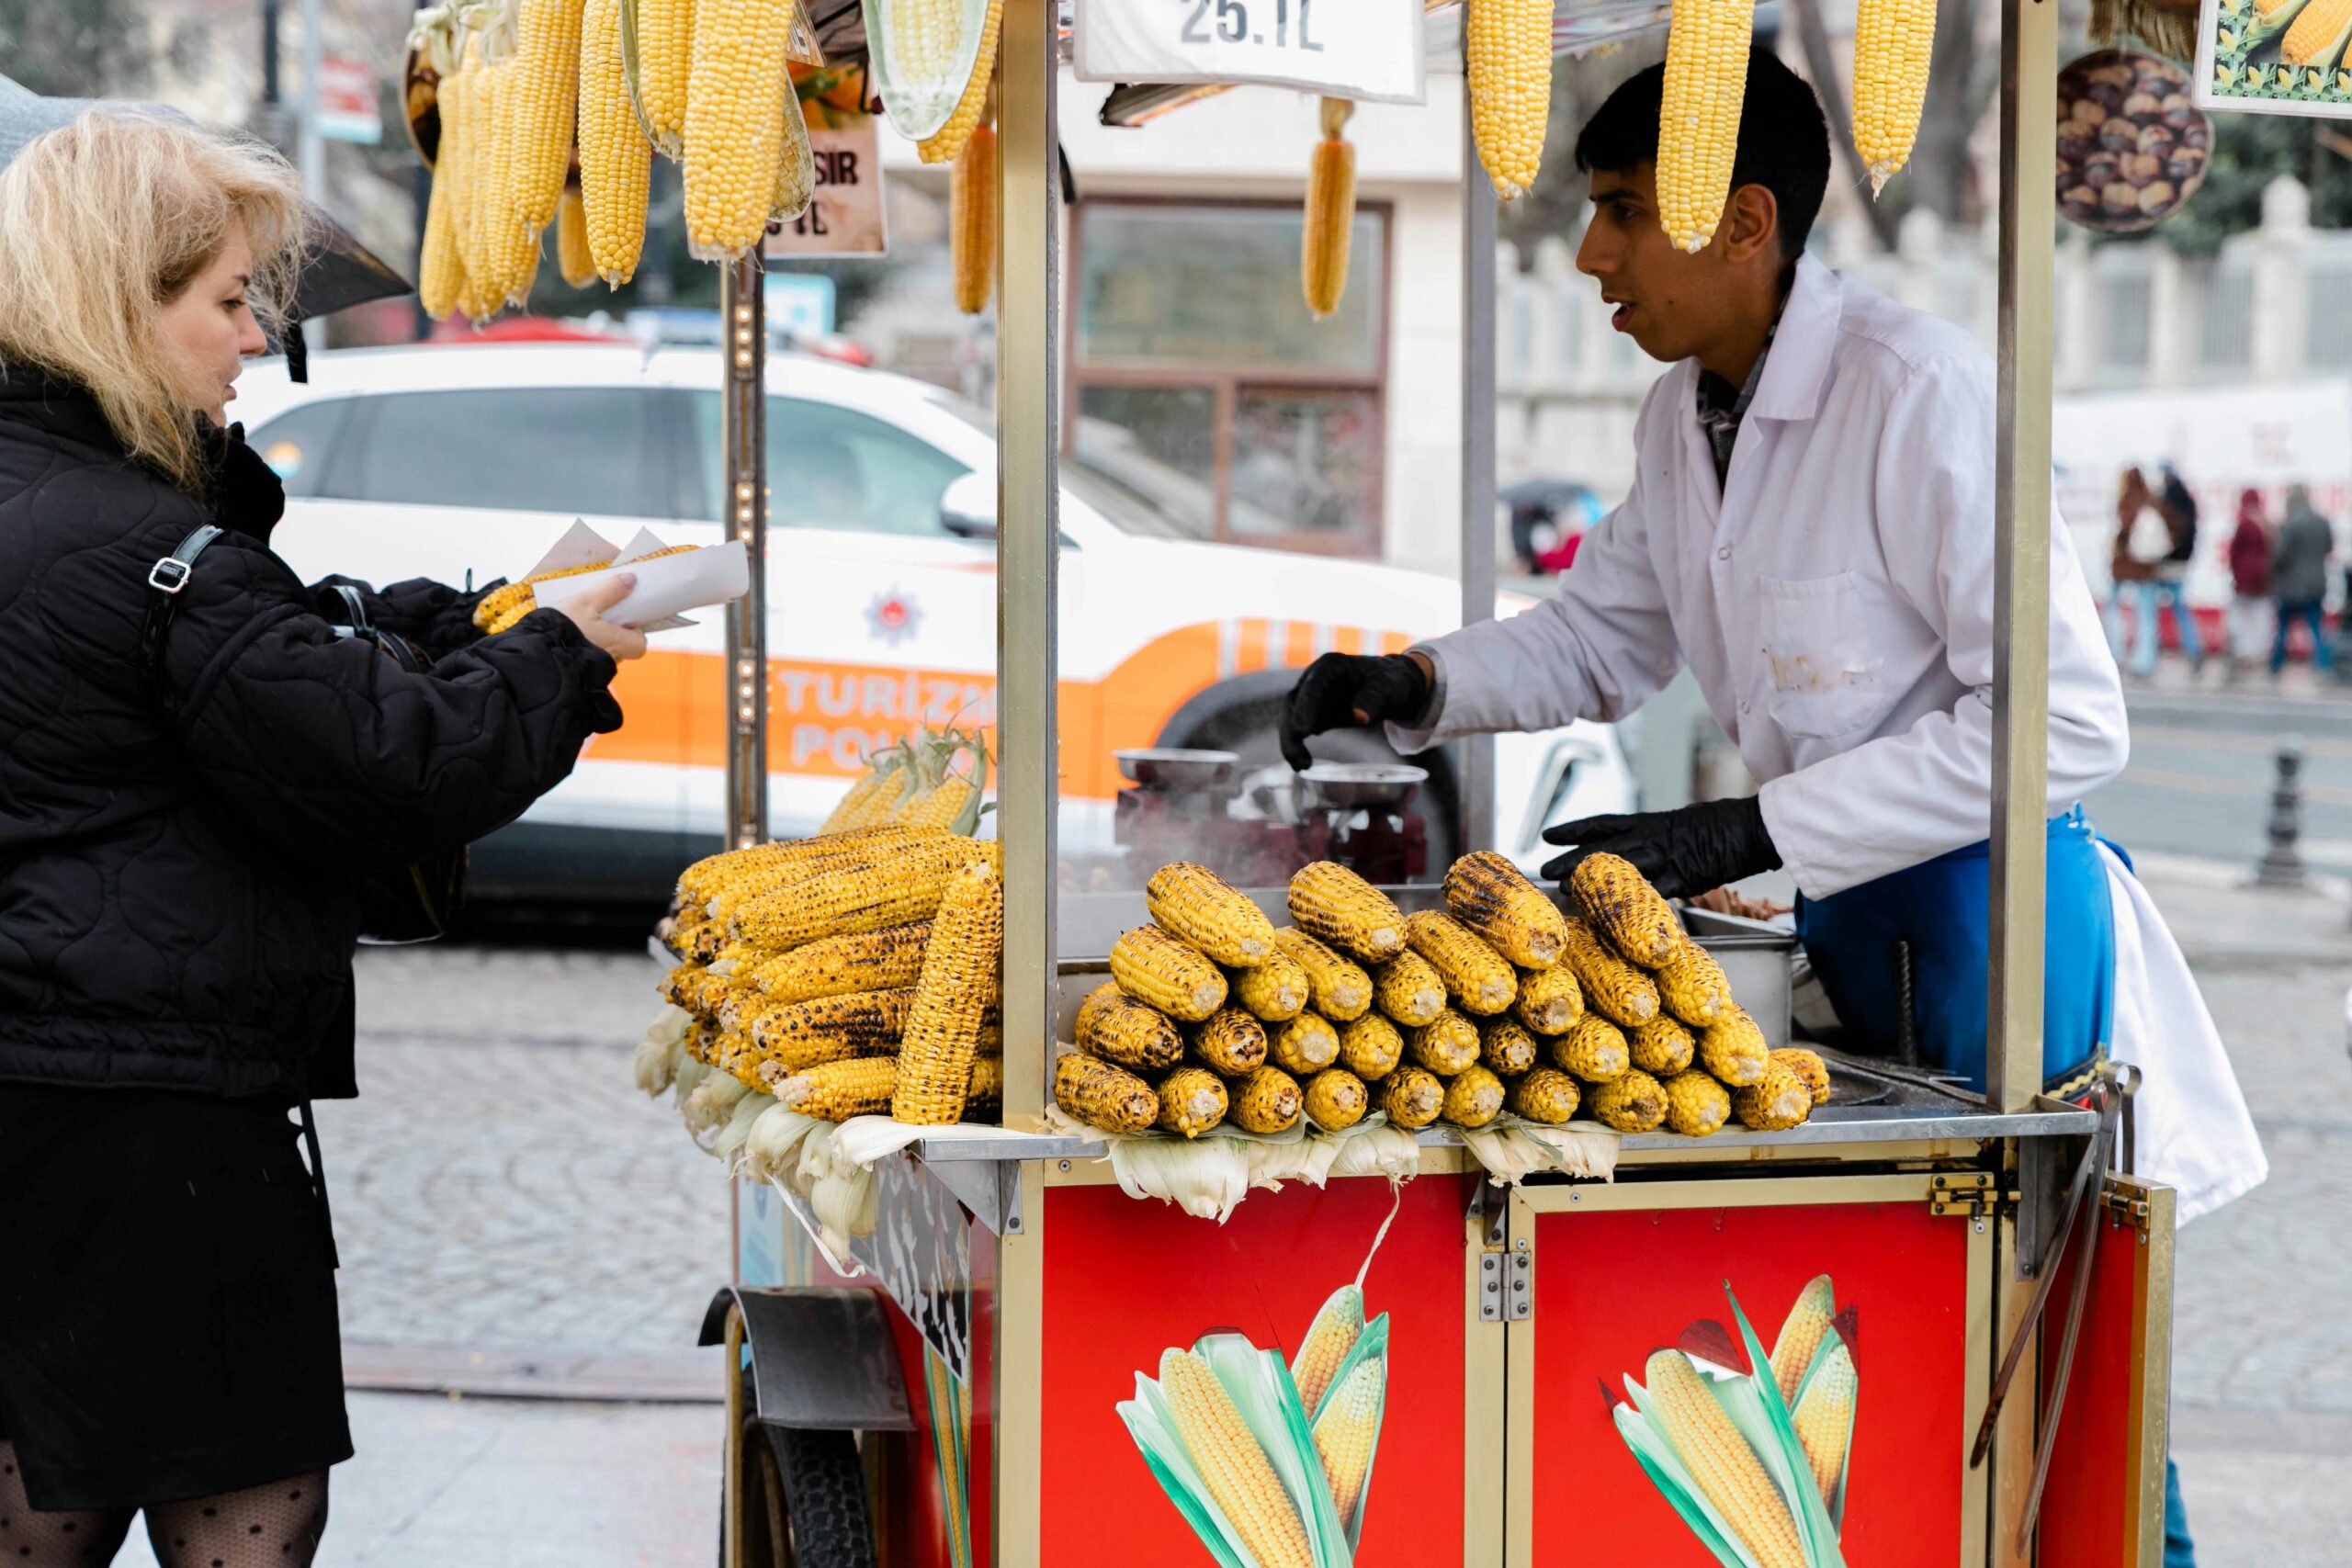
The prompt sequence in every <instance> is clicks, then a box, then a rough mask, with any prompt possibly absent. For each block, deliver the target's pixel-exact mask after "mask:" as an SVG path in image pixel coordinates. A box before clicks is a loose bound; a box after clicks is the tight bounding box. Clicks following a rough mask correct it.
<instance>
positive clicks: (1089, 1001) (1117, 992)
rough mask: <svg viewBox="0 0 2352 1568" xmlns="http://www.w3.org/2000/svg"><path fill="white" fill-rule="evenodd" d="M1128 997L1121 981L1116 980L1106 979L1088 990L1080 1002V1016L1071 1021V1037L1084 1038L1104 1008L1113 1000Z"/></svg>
mask: <svg viewBox="0 0 2352 1568" xmlns="http://www.w3.org/2000/svg"><path fill="white" fill-rule="evenodd" d="M1126 999H1127V994H1126V992H1125V991H1123V990H1121V989H1119V982H1117V981H1116V980H1105V981H1103V983H1102V984H1101V985H1099V986H1097V987H1094V988H1093V989H1092V990H1091V991H1089V992H1087V993H1086V999H1085V1000H1083V1001H1081V1002H1080V1003H1079V1004H1078V1016H1077V1017H1076V1018H1074V1019H1072V1020H1071V1021H1070V1026H1069V1027H1070V1038H1071V1039H1073V1040H1078V1039H1082V1038H1084V1036H1085V1034H1086V1031H1087V1029H1088V1028H1089V1027H1090V1026H1091V1023H1092V1022H1093V1021H1094V1019H1095V1017H1096V1016H1097V1015H1098V1014H1100V1013H1101V1012H1102V1011H1103V1009H1105V1008H1107V1007H1109V1006H1110V1005H1111V1004H1112V1003H1113V1002H1123V1001H1125V1000H1126Z"/></svg>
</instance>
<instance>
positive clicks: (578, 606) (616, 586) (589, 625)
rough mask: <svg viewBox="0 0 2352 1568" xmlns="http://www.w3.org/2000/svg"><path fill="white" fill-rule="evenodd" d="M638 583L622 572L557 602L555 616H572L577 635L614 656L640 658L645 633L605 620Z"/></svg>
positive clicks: (633, 627) (642, 655)
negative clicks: (598, 585)
mask: <svg viewBox="0 0 2352 1568" xmlns="http://www.w3.org/2000/svg"><path fill="white" fill-rule="evenodd" d="M636 586H637V579H636V578H635V577H634V576H633V575H631V574H629V573H628V572H623V573H622V574H621V575H620V576H618V577H616V578H614V579H613V580H612V581H609V582H607V583H605V585H604V586H603V587H601V588H592V589H590V590H589V591H588V592H585V593H581V594H575V595H574V596H573V597H571V598H570V599H567V600H565V601H564V602H563V603H562V604H558V605H557V606H556V607H555V608H556V613H557V614H558V615H569V616H571V624H572V625H573V626H578V627H579V628H580V635H581V636H582V637H586V638H587V639H588V640H589V641H590V642H593V643H594V644H595V645H596V646H597V647H598V648H601V649H604V650H605V652H606V653H609V654H611V655H612V656H613V657H614V658H615V659H641V658H643V657H644V656H645V634H644V633H643V632H641V631H639V630H638V629H637V628H636V627H635V626H615V625H614V624H613V623H612V622H610V621H608V620H606V619H605V611H607V610H609V609H611V608H612V607H613V606H614V605H616V604H619V603H620V602H621V601H622V600H624V599H626V598H628V595H629V590H630V589H632V588H635V587H636Z"/></svg>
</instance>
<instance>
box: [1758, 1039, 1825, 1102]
mask: <svg viewBox="0 0 2352 1568" xmlns="http://www.w3.org/2000/svg"><path fill="white" fill-rule="evenodd" d="M1772 1060H1774V1061H1776V1062H1778V1063H1780V1064H1781V1066H1784V1067H1786V1068H1788V1069H1789V1071H1791V1072H1792V1073H1794V1074H1796V1076H1797V1077H1801V1078H1803V1079H1804V1087H1805V1088H1806V1089H1808V1090H1809V1091H1810V1092H1811V1093H1812V1095H1813V1102H1814V1103H1815V1105H1826V1104H1828V1103H1829V1064H1828V1063H1826V1062H1825V1061H1823V1060H1822V1059H1821V1058H1820V1057H1819V1056H1818V1055H1815V1054H1814V1053H1813V1052H1811V1051H1807V1050H1804V1049H1802V1048H1800V1047H1797V1046H1794V1045H1784V1046H1782V1047H1781V1049H1779V1050H1778V1051H1775V1052H1773V1053H1772Z"/></svg>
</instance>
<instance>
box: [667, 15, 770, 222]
mask: <svg viewBox="0 0 2352 1568" xmlns="http://www.w3.org/2000/svg"><path fill="white" fill-rule="evenodd" d="M792 16H793V8H792V4H791V0H695V34H694V65H693V68H692V73H691V74H690V76H689V77H688V80H687V85H686V124H685V152H684V154H683V155H682V156H681V158H680V160H679V161H680V163H681V164H683V165H684V169H685V218H686V244H687V247H688V248H689V249H690V250H692V251H693V252H694V254H695V255H697V256H700V257H702V258H703V259H705V260H721V259H725V258H728V257H732V256H738V255H741V254H743V253H744V252H745V251H748V250H750V249H751V248H752V246H753V245H756V244H758V243H759V242H760V236H761V235H762V234H763V232H765V231H766V229H767V224H768V213H769V211H770V209H772V208H773V206H774V205H775V178H776V169H777V168H778V166H779V164H780V163H781V161H782V159H783V157H784V155H785V119H786V116H785V115H784V114H783V113H782V108H783V106H785V105H786V104H788V103H790V102H791V101H792V98H793V91H792V76H791V73H790V70H789V67H788V63H787V61H786V53H787V45H788V43H789V41H790V39H791V33H792Z"/></svg>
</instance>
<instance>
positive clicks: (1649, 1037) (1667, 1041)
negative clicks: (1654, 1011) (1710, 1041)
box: [1625, 1014, 1699, 1078]
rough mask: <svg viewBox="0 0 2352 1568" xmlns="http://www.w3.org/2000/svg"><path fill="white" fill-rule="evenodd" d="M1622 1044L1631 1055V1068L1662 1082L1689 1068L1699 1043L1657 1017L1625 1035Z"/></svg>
mask: <svg viewBox="0 0 2352 1568" xmlns="http://www.w3.org/2000/svg"><path fill="white" fill-rule="evenodd" d="M1625 1044H1626V1048H1627V1049H1628V1050H1629V1051H1631V1052H1632V1053H1633V1057H1634V1066H1637V1067H1639V1068H1641V1069H1642V1071H1644V1072H1645V1073H1648V1074H1651V1075H1652V1076H1653V1077H1661V1078H1663V1077H1672V1076H1673V1075H1674V1074H1676V1073H1679V1072H1680V1071H1681V1070H1682V1069H1683V1068H1685V1067H1687V1066H1690V1065H1691V1055H1692V1053H1694V1052H1695V1051H1696V1050H1697V1049H1698V1045H1699V1043H1698V1042H1697V1041H1696V1040H1694V1039H1692V1038H1691V1032H1690V1031H1689V1030H1687V1029H1685V1028H1683V1027H1682V1025H1681V1024H1679V1023H1678V1022H1676V1021H1674V1020H1673V1019H1670V1018H1668V1017H1666V1016H1665V1015H1664V1014H1660V1015H1659V1016H1657V1018H1654V1019H1651V1020H1650V1021H1647V1022H1646V1023H1637V1024H1635V1025H1634V1027H1633V1028H1631V1029H1629V1030H1627V1031H1625Z"/></svg>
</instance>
